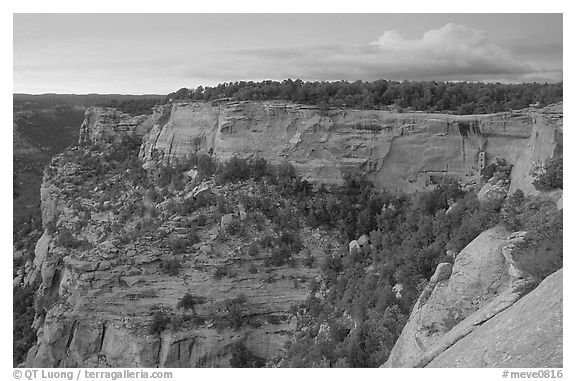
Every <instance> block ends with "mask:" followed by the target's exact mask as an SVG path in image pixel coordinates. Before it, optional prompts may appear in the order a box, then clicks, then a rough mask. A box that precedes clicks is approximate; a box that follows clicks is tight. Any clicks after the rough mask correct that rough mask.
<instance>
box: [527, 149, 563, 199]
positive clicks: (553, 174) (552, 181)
mask: <svg viewBox="0 0 576 381" xmlns="http://www.w3.org/2000/svg"><path fill="white" fill-rule="evenodd" d="M562 172H563V163H562V156H559V157H555V158H551V159H548V160H546V163H544V170H543V172H542V173H541V174H539V175H538V176H537V177H536V179H534V181H533V182H532V184H533V185H534V187H536V189H538V190H542V191H548V190H552V189H558V188H560V189H562V187H563V174H562Z"/></svg>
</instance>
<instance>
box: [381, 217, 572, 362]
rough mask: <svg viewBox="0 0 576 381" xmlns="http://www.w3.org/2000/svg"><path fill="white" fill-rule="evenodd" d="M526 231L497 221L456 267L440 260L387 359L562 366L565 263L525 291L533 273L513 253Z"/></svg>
mask: <svg viewBox="0 0 576 381" xmlns="http://www.w3.org/2000/svg"><path fill="white" fill-rule="evenodd" d="M521 237H522V234H517V233H513V234H511V233H510V232H508V231H507V230H506V229H505V228H504V227H502V226H500V225H499V226H496V227H494V228H491V229H489V230H487V231H485V232H483V233H482V234H480V235H479V236H478V237H477V238H476V239H475V240H473V241H472V242H471V243H470V244H469V245H468V246H466V248H464V249H463V250H462V251H461V252H460V253H459V254H458V255H457V257H456V260H455V263H454V266H453V268H452V271H451V273H450V271H449V268H450V267H451V266H450V265H449V264H440V265H439V266H438V269H437V271H436V273H435V274H434V276H433V277H432V278H431V280H430V282H429V284H428V285H427V287H426V288H425V290H424V291H423V292H422V295H421V296H420V298H419V299H418V301H417V302H416V304H415V306H414V308H413V310H412V313H411V315H410V318H409V320H408V322H407V324H406V326H405V327H404V329H403V331H402V334H401V336H400V338H399V339H398V341H397V342H396V344H395V346H394V348H393V350H392V352H391V354H390V357H389V358H388V360H387V361H386V363H385V364H384V366H385V367H426V366H440V367H499V366H503V367H530V366H535V367H561V366H562V355H561V354H562V280H561V278H562V275H561V270H560V271H559V272H558V273H556V274H554V275H551V276H550V277H549V278H548V279H547V280H545V281H544V282H543V283H542V284H541V285H540V286H539V287H538V288H537V289H536V290H534V291H532V292H529V293H528V291H530V290H531V289H533V288H534V287H535V285H536V281H535V278H534V277H532V276H531V275H530V274H529V273H527V272H525V271H523V270H522V269H520V268H519V267H518V265H517V264H516V263H515V262H514V261H513V260H512V258H511V256H510V255H509V254H510V250H511V248H512V247H513V246H514V244H515V243H516V242H518V241H519V240H520V239H521ZM558 274H559V275H558ZM552 290H553V291H552ZM527 293H528V294H527ZM526 294H527V295H526ZM548 296H549V297H550V299H549V300H546V301H544V300H543V299H544V298H547V297H548ZM540 303H541V304H540ZM548 308H549V309H550V310H547V312H546V313H542V312H543V311H544V310H545V309H548ZM529 319H531V320H529ZM529 321H530V322H529ZM535 327H539V328H538V329H535ZM530 330H533V331H534V332H532V333H530V332H529V331H530ZM543 338H545V339H543ZM533 348H535V349H536V353H532V349H533ZM539 355H542V357H541V358H539V359H538V361H533V360H535V359H536V356H539Z"/></svg>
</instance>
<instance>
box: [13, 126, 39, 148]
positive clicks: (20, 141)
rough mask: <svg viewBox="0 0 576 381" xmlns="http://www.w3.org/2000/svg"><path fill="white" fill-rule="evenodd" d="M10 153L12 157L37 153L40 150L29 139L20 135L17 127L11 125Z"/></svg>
mask: <svg viewBox="0 0 576 381" xmlns="http://www.w3.org/2000/svg"><path fill="white" fill-rule="evenodd" d="M12 124H13V126H12V153H13V154H14V155H27V154H34V153H39V152H40V148H38V147H37V146H36V145H35V144H34V143H32V141H30V139H28V138H27V137H25V136H24V135H22V133H21V132H20V129H19V128H18V125H17V124H16V123H12Z"/></svg>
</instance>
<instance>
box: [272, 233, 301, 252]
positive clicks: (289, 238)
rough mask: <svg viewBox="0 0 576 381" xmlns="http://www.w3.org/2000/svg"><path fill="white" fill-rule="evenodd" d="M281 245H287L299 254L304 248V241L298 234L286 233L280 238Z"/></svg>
mask: <svg viewBox="0 0 576 381" xmlns="http://www.w3.org/2000/svg"><path fill="white" fill-rule="evenodd" d="M278 241H279V245H286V246H288V248H290V249H291V250H292V251H294V252H299V251H300V250H302V249H303V248H304V244H303V243H302V239H301V238H300V235H298V233H293V232H284V233H282V234H281V235H280V237H279V238H278Z"/></svg>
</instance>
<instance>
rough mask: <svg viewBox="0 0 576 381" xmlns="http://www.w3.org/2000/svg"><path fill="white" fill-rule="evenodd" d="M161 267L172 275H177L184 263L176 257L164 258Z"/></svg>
mask: <svg viewBox="0 0 576 381" xmlns="http://www.w3.org/2000/svg"><path fill="white" fill-rule="evenodd" d="M160 267H161V268H162V269H163V270H164V271H165V272H166V273H167V274H168V275H171V276H176V275H178V274H179V273H180V270H181V269H182V264H181V263H180V261H179V260H178V259H176V258H174V259H164V260H163V261H162V263H161V264H160Z"/></svg>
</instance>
